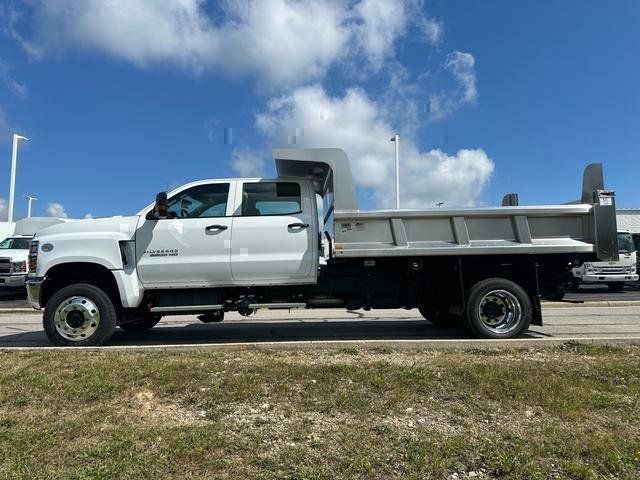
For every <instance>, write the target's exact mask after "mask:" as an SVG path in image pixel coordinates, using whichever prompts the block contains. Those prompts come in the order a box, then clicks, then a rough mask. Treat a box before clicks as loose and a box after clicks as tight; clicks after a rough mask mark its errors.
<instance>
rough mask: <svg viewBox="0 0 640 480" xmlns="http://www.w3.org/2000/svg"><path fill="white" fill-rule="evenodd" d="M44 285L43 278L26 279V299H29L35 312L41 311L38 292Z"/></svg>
mask: <svg viewBox="0 0 640 480" xmlns="http://www.w3.org/2000/svg"><path fill="white" fill-rule="evenodd" d="M43 283H44V278H28V279H27V282H26V284H27V298H28V299H29V303H30V304H31V306H32V307H33V308H35V309H36V310H41V309H42V306H41V305H40V290H41V289H42V284H43Z"/></svg>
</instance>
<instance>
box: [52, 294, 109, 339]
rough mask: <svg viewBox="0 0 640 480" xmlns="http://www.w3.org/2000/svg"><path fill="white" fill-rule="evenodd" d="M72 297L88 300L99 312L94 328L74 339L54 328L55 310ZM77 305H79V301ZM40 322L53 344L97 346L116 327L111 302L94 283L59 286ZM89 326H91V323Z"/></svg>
mask: <svg viewBox="0 0 640 480" xmlns="http://www.w3.org/2000/svg"><path fill="white" fill-rule="evenodd" d="M73 297H80V298H84V299H87V300H89V301H90V302H92V303H93V304H94V305H95V306H96V307H97V313H98V314H99V320H98V321H96V322H95V330H92V331H91V333H90V334H88V335H87V336H86V337H82V338H78V339H75V340H72V339H69V338H65V337H64V336H63V335H62V334H61V333H60V332H59V331H58V328H56V312H57V311H58V309H59V308H61V307H63V303H66V301H67V300H70V299H71V298H73ZM70 303H71V302H69V304H70ZM78 305H80V302H79V303H78ZM67 322H68V320H66V321H65V322H64V323H65V325H66V324H67ZM42 324H43V327H44V331H45V333H46V335H47V337H48V338H49V341H51V343H53V344H54V345H58V346H82V347H87V346H97V345H104V344H105V343H107V341H109V339H110V338H111V336H112V335H113V332H114V331H115V329H116V324H117V315H116V309H115V307H114V305H113V302H112V301H111V299H110V298H109V295H107V294H106V293H105V291H104V290H102V289H101V288H99V287H96V286H94V285H89V284H86V283H76V284H73V285H69V286H67V287H64V288H61V289H60V290H58V291H57V292H56V293H54V294H53V295H52V296H51V298H49V301H48V302H47V305H46V307H45V310H44V315H43V316H42ZM91 326H92V327H93V324H91Z"/></svg>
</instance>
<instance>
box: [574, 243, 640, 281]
mask: <svg viewBox="0 0 640 480" xmlns="http://www.w3.org/2000/svg"><path fill="white" fill-rule="evenodd" d="M618 252H619V254H620V257H619V259H618V261H609V262H585V263H583V264H582V265H581V266H579V267H576V268H574V269H573V276H574V280H573V283H572V288H573V290H577V289H578V288H579V287H580V285H581V284H583V283H584V284H597V283H601V284H606V285H607V286H608V287H609V290H611V291H613V292H620V291H622V290H623V289H624V286H625V283H629V282H637V281H638V275H637V273H636V268H637V247H636V246H635V245H634V241H633V237H632V235H631V234H630V233H629V232H618Z"/></svg>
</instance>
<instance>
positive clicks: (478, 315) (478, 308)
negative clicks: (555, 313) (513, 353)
mask: <svg viewBox="0 0 640 480" xmlns="http://www.w3.org/2000/svg"><path fill="white" fill-rule="evenodd" d="M420 313H421V314H422V316H423V317H425V318H426V319H427V320H428V321H429V322H431V323H434V324H436V325H438V326H442V325H456V323H458V324H460V323H461V324H462V325H463V326H464V327H465V328H466V329H467V330H468V331H469V332H470V333H471V334H472V335H473V336H475V337H478V338H513V337H517V336H519V335H520V334H522V333H523V332H524V331H525V330H527V329H528V328H529V325H530V324H531V319H532V317H533V307H532V304H531V299H530V297H529V295H528V294H527V292H525V290H524V289H523V288H522V287H521V286H520V285H518V284H517V283H515V282H513V281H511V280H508V279H506V278H488V279H486V280H481V281H479V282H478V283H476V284H475V285H474V286H473V287H471V289H470V290H469V292H468V295H467V302H466V305H465V312H464V314H463V316H462V317H455V316H452V315H451V314H450V313H449V312H448V310H445V309H442V308H441V309H438V308H433V307H429V306H422V307H420Z"/></svg>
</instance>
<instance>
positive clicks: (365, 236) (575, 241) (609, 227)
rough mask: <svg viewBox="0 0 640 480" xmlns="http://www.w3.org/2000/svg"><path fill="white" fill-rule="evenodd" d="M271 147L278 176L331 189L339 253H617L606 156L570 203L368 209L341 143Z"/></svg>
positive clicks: (606, 256)
mask: <svg viewBox="0 0 640 480" xmlns="http://www.w3.org/2000/svg"><path fill="white" fill-rule="evenodd" d="M273 153H274V159H275V162H276V169H277V170H278V174H279V176H280V177H282V178H287V177H299V178H306V179H309V180H311V182H312V183H313V184H314V186H315V190H316V193H317V194H318V195H320V196H321V197H323V198H326V197H327V196H328V195H329V196H332V197H333V207H334V208H333V209H332V210H330V211H329V212H328V213H327V214H326V215H325V222H327V220H328V219H329V218H330V217H331V216H333V235H332V242H333V254H334V256H335V257H345V258H357V257H394V256H414V255H415V256H452V255H465V256H466V255H502V254H504V255H514V254H571V253H576V254H593V255H594V258H597V259H600V260H602V261H609V260H614V261H616V260H617V259H618V247H617V237H616V232H617V226H616V217H615V199H614V193H613V192H609V191H606V190H604V177H603V173H602V165H601V164H592V165H589V166H588V167H587V168H586V169H585V172H584V176H583V184H582V195H581V198H580V200H578V201H576V202H573V203H572V204H567V205H549V206H502V207H493V208H465V209H456V210H448V209H440V208H437V209H424V210H373V211H363V210H359V209H358V204H357V199H356V195H355V186H354V181H353V178H352V174H351V170H350V168H349V161H348V159H347V156H346V154H345V153H344V152H343V151H342V150H339V149H280V150H274V152H273ZM507 198H508V199H509V201H510V202H511V201H513V198H517V195H515V194H510V195H507V196H506V197H505V199H507ZM325 229H326V230H330V227H329V226H328V225H326V227H325ZM328 233H329V234H330V235H331V232H328Z"/></svg>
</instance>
